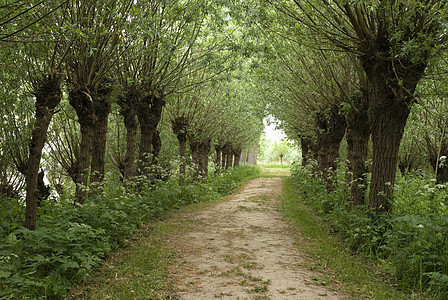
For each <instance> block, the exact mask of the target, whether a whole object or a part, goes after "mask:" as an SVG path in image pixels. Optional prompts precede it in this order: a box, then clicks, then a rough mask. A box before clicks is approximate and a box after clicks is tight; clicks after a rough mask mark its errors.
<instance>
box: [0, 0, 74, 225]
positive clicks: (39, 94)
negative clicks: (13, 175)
mask: <svg viewBox="0 0 448 300" xmlns="http://www.w3.org/2000/svg"><path fill="white" fill-rule="evenodd" d="M65 4H66V1H64V2H62V3H60V2H53V1H48V2H46V3H43V2H36V3H34V4H30V5H25V4H24V3H20V2H15V3H11V4H9V5H6V6H3V7H2V9H5V10H6V11H8V13H7V14H6V16H3V15H2V16H0V20H1V21H2V31H3V30H5V31H7V33H5V34H2V35H0V41H4V40H6V41H7V42H9V43H10V46H11V48H13V53H14V54H15V55H16V56H15V57H12V56H10V60H9V62H11V63H12V64H14V65H15V68H16V69H17V70H20V71H21V72H12V73H15V74H16V76H17V75H18V76H19V78H16V80H17V81H18V82H21V83H22V87H21V89H24V88H29V90H30V91H31V93H32V94H33V96H34V97H35V102H34V118H33V119H32V120H31V121H30V123H29V124H28V126H29V127H30V128H32V130H31V136H30V137H29V138H30V139H29V145H27V147H23V146H22V147H17V150H18V149H27V150H28V151H26V153H27V157H26V158H23V162H22V163H21V164H22V165H23V166H20V167H19V169H18V170H20V172H21V173H22V174H23V175H24V176H25V181H26V212H25V227H26V228H28V229H31V230H34V229H35V228H36V219H37V206H38V202H39V200H41V199H39V198H41V197H43V196H44V190H46V187H45V186H44V183H43V173H41V174H40V176H39V167H40V163H41V157H42V149H43V147H44V144H45V142H46V138H47V130H48V127H49V124H50V121H51V119H52V117H53V115H54V113H55V112H56V107H57V105H58V104H59V102H60V101H61V99H62V90H61V83H62V78H63V74H62V72H61V69H60V65H61V61H62V59H63V55H58V52H59V51H58V47H60V45H59V43H58V42H59V41H58V38H56V37H55V35H54V33H55V29H56V26H60V25H62V24H60V23H59V24H58V22H57V20H58V18H57V17H56V16H55V15H58V12H57V10H58V9H59V8H61V7H62V6H63V5H65ZM2 12H3V11H2ZM23 53H26V54H25V55H24V54H23ZM5 58H6V59H5V60H4V63H6V64H8V63H9V62H8V59H7V57H5ZM19 90H20V89H19ZM19 93H20V92H19ZM23 101H26V100H25V99H23ZM10 117H11V119H15V118H17V117H18V116H17V114H12V115H10ZM14 122H16V120H14ZM20 122H23V119H21V120H20ZM20 131H21V134H23V133H26V132H27V130H20ZM18 140H20V139H18ZM17 150H16V151H17ZM16 157H17V156H16ZM45 193H47V191H45Z"/></svg>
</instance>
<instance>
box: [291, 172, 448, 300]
mask: <svg viewBox="0 0 448 300" xmlns="http://www.w3.org/2000/svg"><path fill="white" fill-rule="evenodd" d="M292 176H293V178H294V179H295V182H296V185H297V187H298V188H299V190H300V192H301V194H302V196H303V198H304V200H305V202H306V203H307V204H309V205H310V206H311V207H312V208H313V209H314V210H315V211H316V212H318V213H319V214H321V215H322V217H323V218H324V219H325V220H326V221H328V222H330V223H331V224H332V226H331V228H332V230H333V231H334V232H337V233H338V234H339V235H340V236H341V237H342V238H343V239H344V240H345V241H346V242H347V243H348V244H349V245H350V247H351V248H352V249H353V250H355V251H358V252H362V253H364V254H367V255H368V256H369V257H371V258H378V259H379V258H380V259H381V260H387V261H388V262H389V263H390V264H391V265H392V269H393V272H394V274H395V276H396V278H397V279H398V280H399V281H400V284H401V286H402V287H404V288H413V289H418V290H420V291H422V290H425V291H427V293H429V294H430V295H431V297H438V298H440V299H446V298H447V297H448V238H447V237H448V207H447V204H448V193H447V190H446V187H445V186H440V185H439V186H436V185H435V184H434V183H433V182H432V181H431V180H430V179H429V178H425V177H424V176H422V175H421V173H417V174H415V175H412V174H411V175H407V176H401V175H397V181H396V184H395V194H394V198H393V212H392V214H390V215H381V216H376V217H375V218H372V217H371V216H372V215H373V214H372V213H371V212H370V211H369V210H368V208H367V207H365V206H360V207H358V208H357V209H356V210H353V211H352V210H350V209H349V206H348V203H349V200H348V198H347V196H346V195H345V193H344V187H343V184H340V185H339V186H338V188H337V190H336V191H334V192H332V193H330V194H327V193H326V192H325V185H324V183H322V182H321V181H320V180H319V179H318V178H317V177H315V176H313V175H312V174H311V173H309V172H307V171H306V170H304V169H302V168H301V167H299V166H294V167H293V169H292ZM342 176H343V174H340V177H341V178H342ZM338 182H343V180H339V181H338Z"/></svg>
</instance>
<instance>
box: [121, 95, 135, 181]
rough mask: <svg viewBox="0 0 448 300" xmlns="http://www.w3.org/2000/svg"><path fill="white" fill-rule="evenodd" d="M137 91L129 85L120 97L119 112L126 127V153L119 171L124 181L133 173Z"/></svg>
mask: <svg viewBox="0 0 448 300" xmlns="http://www.w3.org/2000/svg"><path fill="white" fill-rule="evenodd" d="M139 97H140V95H139V92H138V90H137V88H135V87H131V88H129V89H128V91H127V92H126V93H125V95H124V96H123V98H120V100H119V101H118V104H119V105H120V114H121V115H122V116H123V118H124V126H125V127H126V153H125V156H124V159H123V166H122V167H121V169H122V170H121V173H122V176H123V180H124V181H125V182H126V181H128V180H129V179H130V178H131V177H132V176H133V175H134V161H135V151H136V141H137V129H138V121H137V103H138V101H139Z"/></svg>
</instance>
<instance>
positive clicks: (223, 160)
mask: <svg viewBox="0 0 448 300" xmlns="http://www.w3.org/2000/svg"><path fill="white" fill-rule="evenodd" d="M227 147H228V146H227V145H224V146H223V147H222V149H221V153H222V155H221V170H226V169H227V155H228V151H227Z"/></svg>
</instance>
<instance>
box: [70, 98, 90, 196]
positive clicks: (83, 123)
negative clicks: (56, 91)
mask: <svg viewBox="0 0 448 300" xmlns="http://www.w3.org/2000/svg"><path fill="white" fill-rule="evenodd" d="M69 102H70V105H71V106H73V108H74V109H75V111H76V114H77V116H78V122H79V125H80V127H81V143H80V145H79V157H78V163H77V166H76V167H77V168H76V171H77V172H78V174H77V175H75V176H76V177H75V178H76V181H77V182H76V183H77V184H76V192H75V202H76V203H80V204H82V203H84V201H85V199H86V197H87V188H88V186H87V182H88V177H89V170H90V162H91V158H92V145H93V140H94V131H95V108H94V103H93V98H92V96H91V94H90V93H89V91H88V90H87V89H78V90H72V91H70V92H69Z"/></svg>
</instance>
